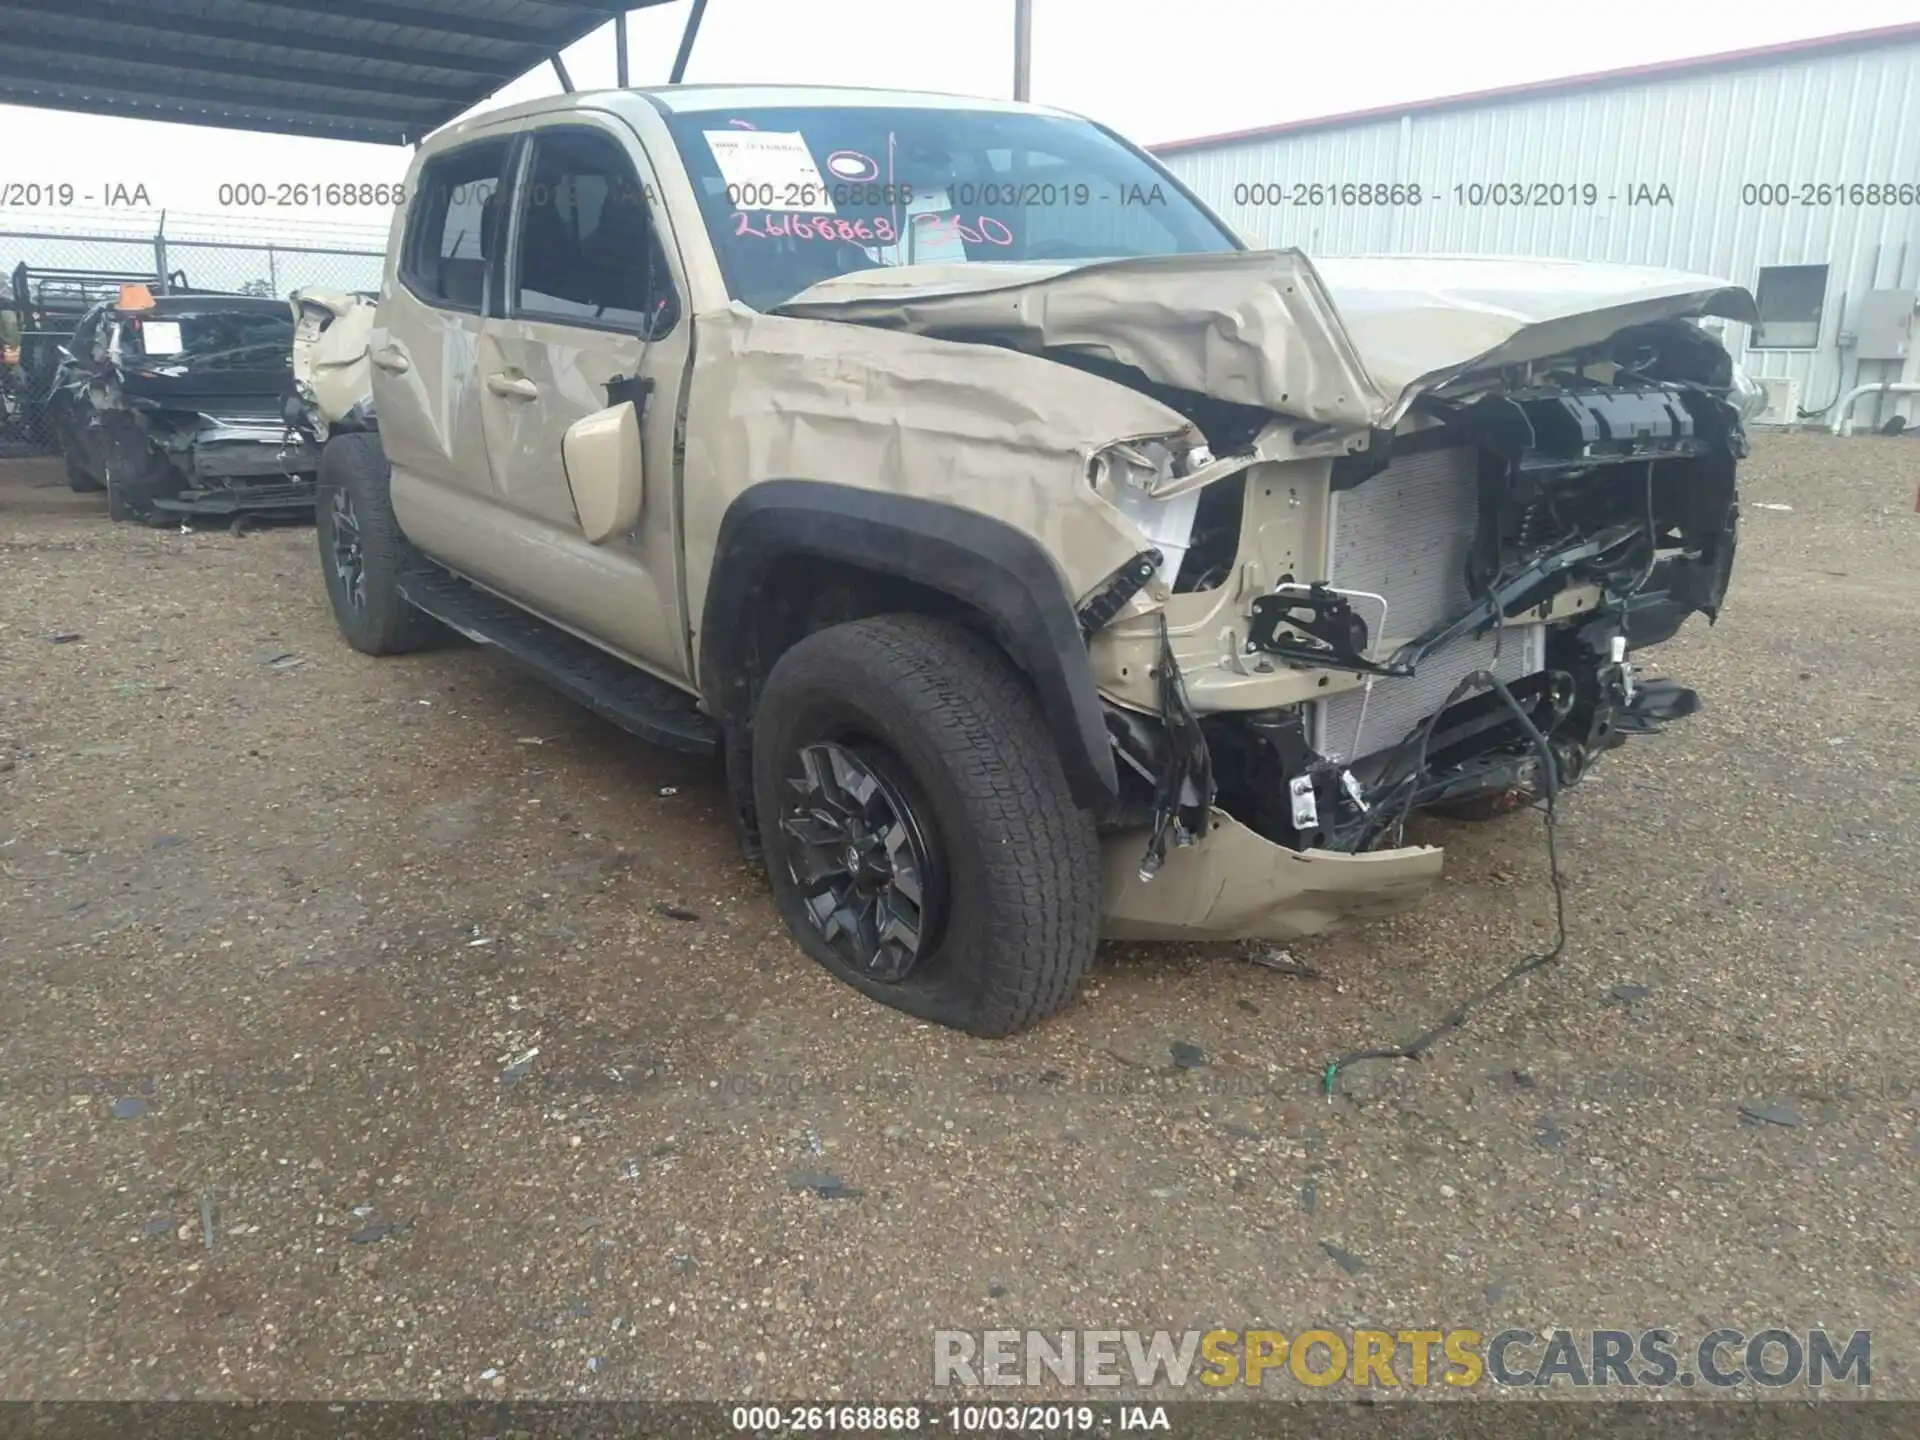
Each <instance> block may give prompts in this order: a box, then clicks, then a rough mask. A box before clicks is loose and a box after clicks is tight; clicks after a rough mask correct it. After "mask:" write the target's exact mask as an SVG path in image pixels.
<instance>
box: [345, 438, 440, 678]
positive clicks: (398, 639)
mask: <svg viewBox="0 0 1920 1440" xmlns="http://www.w3.org/2000/svg"><path fill="white" fill-rule="evenodd" d="M390 475H391V471H390V469H389V467H388V465H387V457H386V452H385V451H383V450H381V448H380V437H379V436H378V435H377V434H373V433H371V432H367V431H352V432H349V433H348V434H345V435H336V436H334V437H333V438H332V439H331V440H329V441H327V445H326V448H325V449H324V450H322V451H321V452H320V472H319V475H318V476H317V477H316V482H315V486H314V527H313V528H314V531H315V533H316V534H317V535H318V537H319V541H320V566H321V570H322V572H323V573H324V575H325V576H326V582H327V599H328V601H329V602H330V603H331V604H332V606H333V618H334V621H335V623H336V624H338V625H339V627H340V633H341V634H342V635H344V636H346V638H347V643H348V644H349V645H351V646H353V648H354V649H356V650H358V651H360V652H362V653H363V654H367V655H404V654H406V653H407V652H408V651H412V650H424V649H426V648H427V647H428V646H430V645H432V644H434V643H435V642H437V641H438V640H440V639H441V638H442V637H443V636H444V634H445V631H444V630H443V629H442V628H441V625H440V622H439V621H437V620H435V619H434V618H433V617H432V616H431V615H427V614H425V613H424V612H422V611H420V610H416V609H415V608H414V607H413V606H412V605H411V604H409V603H408V601H407V599H406V597H405V596H403V595H402V594H401V593H400V575H401V571H402V569H403V568H404V566H405V563H406V556H407V541H406V537H405V536H404V535H402V534H401V532H400V522H399V521H398V520H397V519H395V518H394V514H393V501H392V500H391V499H390V498H389V496H388V493H387V482H388V479H389V477H390Z"/></svg>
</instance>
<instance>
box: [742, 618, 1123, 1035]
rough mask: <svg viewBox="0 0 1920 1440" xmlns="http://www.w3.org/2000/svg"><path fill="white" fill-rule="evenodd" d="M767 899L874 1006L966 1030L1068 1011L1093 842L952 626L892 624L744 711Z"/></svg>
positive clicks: (1020, 705)
mask: <svg viewBox="0 0 1920 1440" xmlns="http://www.w3.org/2000/svg"><path fill="white" fill-rule="evenodd" d="M753 769H754V797H755V804H756V808H757V810H758V812H759V815H760V825H761V835H762V840H763V843H764V845H765V851H766V862H767V873H768V877H769V879H770V881H771V883H772V887H773V894H774V900H775V902H776V903H777V904H778V906H779V908H780V912H781V915H782V916H783V917H784V918H785V920H786V922H787V925H788V927H789V928H790V929H791V930H792V932H793V934H794V936H795V938H796V939H797V940H798V941H799V943H800V945H801V946H802V948H803V949H805V950H806V952H807V953H808V954H809V955H811V956H812V957H813V958H814V959H815V960H817V961H818V962H819V963H820V964H821V965H823V966H825V967H826V969H827V970H829V971H830V972H832V973H833V974H834V975H835V976H837V977H838V978H840V979H842V980H844V981H846V982H847V983H848V984H849V985H852V986H853V987H854V988H855V989H857V990H859V991H861V992H862V993H863V994H865V995H868V996H870V997H871V998H873V999H875V1000H878V1001H880V1002H881V1003H883V1004H886V1005H890V1006H893V1007H894V1008H896V1009H899V1010H904V1011H906V1012H907V1013H908V1014H910V1015H915V1016H918V1017H920V1018H921V1019H924V1020H931V1021H934V1022H936V1023H938V1024H942V1025H949V1026H952V1027H954V1028H956V1029H961V1030H966V1031H969V1032H970V1033H972V1034H975V1035H980V1036H1001V1035H1010V1034H1012V1033H1014V1032H1015V1031H1017V1030H1021V1029H1023V1028H1025V1027H1026V1026H1028V1025H1031V1024H1034V1023H1036V1022H1037V1021H1039V1020H1042V1019H1044V1018H1045V1017H1047V1016H1048V1015H1051V1014H1053V1013H1054V1012H1055V1011H1057V1010H1059V1009H1061V1008H1063V1007H1064V1006H1066V1005H1067V1004H1068V1003H1069V1002H1070V1001H1072V999H1073V998H1074V996H1075V994H1076V993H1077V992H1078V990H1079V986H1080V980H1081V977H1082V976H1083V975H1084V974H1085V972H1086V969H1087V966H1088V964H1089V963H1090V962H1091V960H1092V958H1093V952H1094V947H1095V945H1096V944H1097V942H1098V938H1099V920H1100V868H1099V843H1098V839H1097V837H1096V835H1095V833H1094V821H1093V817H1092V816H1091V815H1090V814H1089V813H1088V812H1086V811H1083V810H1081V809H1079V808H1078V807H1076V806H1075V804H1074V803H1073V798H1072V796H1071V794H1070V793H1069V791H1068V788H1067V781H1066V776H1065V774H1064V773H1063V772H1062V770H1061V766H1060V760H1059V757H1058V755H1057V754H1056V753H1055V751H1054V748H1053V743H1052V740H1051V737H1050V736H1049V734H1048V731H1047V727H1046V725H1045V722H1044V721H1043V720H1042V718H1041V716H1040V712H1039V708H1038V707H1037V705H1036V704H1035V703H1034V699H1033V697H1032V695H1031V694H1030V693H1029V691H1028V689H1027V687H1026V685H1025V683H1024V682H1023V681H1022V680H1021V678H1020V676H1019V674H1018V673H1017V672H1016V671H1015V670H1014V668H1013V667H1012V666H1011V665H1010V664H1009V663H1008V662H1007V660H1006V659H1005V657H1003V656H1002V655H1001V654H1000V653H999V652H998V651H997V650H996V649H994V648H993V647H992V646H991V645H989V644H987V643H986V642H985V641H983V640H981V639H979V638H978V637H977V636H975V635H973V634H972V633H971V632H969V631H967V630H965V629H963V628H962V627H960V626H958V625H953V624H950V623H948V622H945V621H941V620H936V619H932V618H929V617H926V616H919V615H888V616H881V617H878V618H875V619H870V620H859V621H855V622H853V623H851V624H845V625H836V626H833V627H832V628H830V629H827V630H821V631H818V632H816V633H814V634H812V635H809V636H808V637H807V638H805V639H804V640H802V641H800V642H799V643H798V644H796V645H795V646H793V647H792V648H791V649H790V650H788V651H787V652H786V653H785V654H783V655H782V656H781V657H780V659H779V661H778V663H777V664H775V666H774V667H773V672H772V674H770V675H769V676H768V677H767V683H766V687H765V689H764V691H763V693H762V695H761V699H760V704H759V706H758V709H757V711H756V713H755V717H754V734H753Z"/></svg>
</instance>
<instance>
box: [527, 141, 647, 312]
mask: <svg viewBox="0 0 1920 1440" xmlns="http://www.w3.org/2000/svg"><path fill="white" fill-rule="evenodd" d="M519 197H520V198H519V201H518V204H517V206H516V210H517V223H518V226H519V233H518V236H517V243H516V245H515V248H514V256H515V259H514V273H513V281H512V285H511V287H510V288H511V292H512V296H513V302H512V304H513V312H512V313H513V314H515V315H517V316H524V317H526V318H528V319H546V320H558V321H562V322H566V321H573V322H576V323H586V324H593V325H606V326H610V327H614V328H618V329H623V330H634V331H638V332H640V333H642V334H646V333H649V327H652V329H651V333H653V334H655V335H658V334H661V333H664V332H665V331H666V330H668V329H671V328H672V326H673V322H674V319H675V316H676V311H677V306H676V305H675V302H674V290H673V281H672V278H671V276H670V275H669V274H668V271H667V265H666V257H665V252H664V251H663V250H662V249H661V245H660V238H659V235H658V234H657V233H656V231H655V229H654V224H653V211H652V210H651V208H650V207H649V205H648V196H647V192H646V187H645V186H643V185H642V184H641V183H640V177H639V175H638V174H637V173H635V171H634V168H633V163H632V161H631V160H629V159H628V157H627V155H626V152H625V151H623V150H622V149H621V148H620V146H619V145H617V144H615V143H614V141H613V140H612V139H610V138H609V137H607V136H605V135H602V134H600V133H598V132H596V131H591V130H556V131H550V132H542V133H540V134H538V135H537V136H536V138H535V140H534V144H533V161H532V164H531V166H530V167H529V168H528V170H527V178H526V179H525V181H524V182H523V183H522V184H521V186H520V191H519Z"/></svg>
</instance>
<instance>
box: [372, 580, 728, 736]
mask: <svg viewBox="0 0 1920 1440" xmlns="http://www.w3.org/2000/svg"><path fill="white" fill-rule="evenodd" d="M400 593H401V594H402V595H404V596H405V597H406V598H407V600H408V601H409V602H410V603H411V604H412V605H414V606H415V607H416V608H418V609H420V610H424V611H425V612H426V613H427V614H429V615H431V616H433V617H434V619H436V620H438V621H440V622H441V623H442V624H444V625H447V626H449V627H450V628H452V629H454V630H458V631H459V632H460V633H461V634H462V635H464V636H466V637H467V638H468V639H469V640H472V641H474V642H475V643H476V644H479V645H491V646H493V647H494V648H495V649H497V650H499V651H501V652H502V653H503V654H506V655H509V656H511V657H512V658H513V659H515V660H517V661H519V662H520V663H521V664H523V665H526V666H528V667H529V668H530V669H533V670H535V671H537V672H538V673H539V674H540V677H541V678H542V679H543V680H545V681H546V682H547V683H548V684H549V685H551V686H553V688H554V689H556V690H558V691H559V692H560V693H561V694H562V695H565V696H566V697H567V698H568V699H570V700H575V701H578V702H579V703H580V704H582V705H584V706H586V707H587V709H589V710H591V711H593V713H594V714H596V715H599V716H601V717H603V718H604V719H607V720H611V721H612V722H613V723H614V724H615V725H618V726H619V727H620V728H621V729H622V730H625V731H626V732H627V733H628V734H630V735H636V736H638V737H639V738H640V739H642V740H645V741H647V742H648V743H649V744H653V745H661V746H665V747H666V748H667V749H669V750H681V751H685V752H686V753H687V754H690V755H717V754H719V753H720V728H719V726H717V725H715V724H714V723H713V721H711V720H710V719H708V718H707V717H706V716H705V715H702V714H701V713H700V711H699V710H698V709H696V708H695V702H694V698H693V696H691V695H689V694H687V693H686V692H684V691H682V690H677V689H675V688H674V687H673V686H671V685H669V684H667V682H666V681H664V680H657V679H655V678H654V677H653V676H651V675H649V674H647V672H646V671H644V670H636V669H635V668H634V667H633V666H631V665H628V664H625V663H624V662H622V661H620V660H617V659H615V658H614V657H613V656H611V655H609V654H607V652H606V651H604V650H602V649H600V648H599V647H598V646H596V645H589V644H588V643H587V642H586V641H584V640H581V639H579V638H577V637H576V636H573V635H569V634H568V633H567V632H566V631H564V630H562V629H560V628H559V627H558V626H556V625H549V624H548V623H547V622H546V621H544V620H540V619H537V618H536V617H534V616H532V615H529V614H527V613H526V612H525V611H524V610H521V609H519V608H518V607H516V606H514V605H511V604H509V603H508V602H507V601H505V600H501V599H499V598H497V597H496V596H493V595H490V594H488V593H487V592H486V591H484V590H482V589H480V588H479V587H478V586H477V585H472V584H469V583H468V582H467V581H465V580H462V579H461V578H460V577H459V576H457V575H455V574H453V573H451V572H450V571H447V570H443V569H441V568H440V567H439V566H437V565H435V564H433V563H432V562H431V561H425V560H418V559H416V560H415V561H413V563H412V564H411V565H410V566H409V567H408V569H407V570H406V572H405V573H404V574H403V575H402V576H401V577H400Z"/></svg>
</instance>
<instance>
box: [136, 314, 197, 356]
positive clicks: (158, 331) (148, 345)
mask: <svg viewBox="0 0 1920 1440" xmlns="http://www.w3.org/2000/svg"><path fill="white" fill-rule="evenodd" d="M140 348H141V349H142V350H144V351H145V352H146V353H147V354H149V355H178V354H179V353H180V352H181V351H182V350H183V349H185V348H186V347H185V346H183V345H182V344H181V343H180V322H179V321H178V320H147V321H143V322H142V323H141V326H140Z"/></svg>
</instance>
